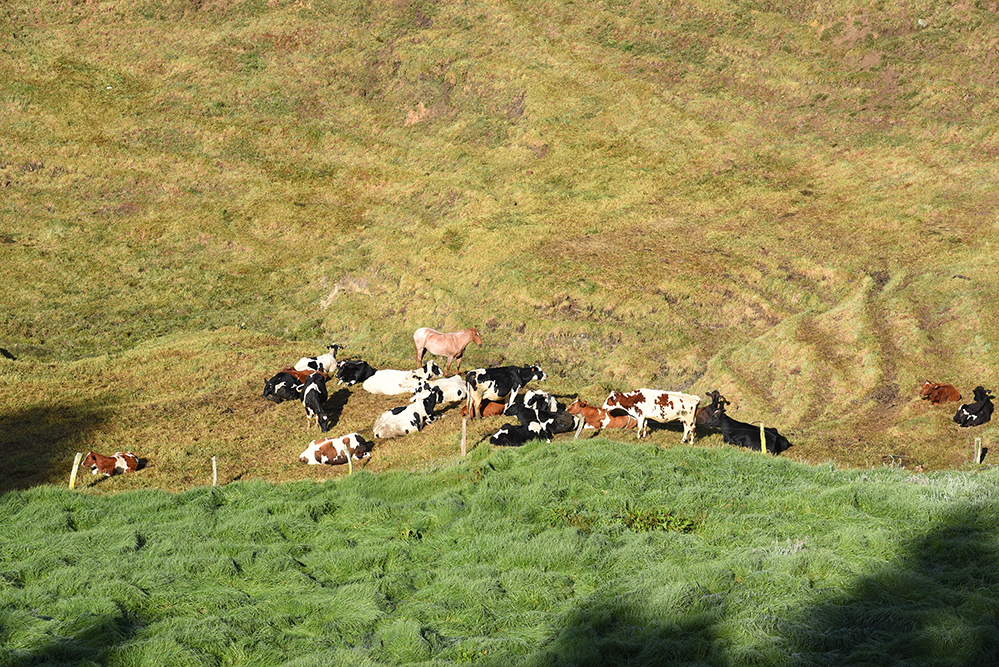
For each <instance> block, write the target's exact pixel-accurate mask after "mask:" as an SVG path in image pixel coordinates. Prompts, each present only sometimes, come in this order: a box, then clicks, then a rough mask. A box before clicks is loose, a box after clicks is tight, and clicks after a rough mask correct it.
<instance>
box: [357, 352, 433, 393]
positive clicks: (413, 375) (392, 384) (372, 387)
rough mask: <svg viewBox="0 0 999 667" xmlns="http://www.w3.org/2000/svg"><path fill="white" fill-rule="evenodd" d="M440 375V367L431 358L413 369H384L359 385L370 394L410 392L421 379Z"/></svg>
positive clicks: (414, 389)
mask: <svg viewBox="0 0 999 667" xmlns="http://www.w3.org/2000/svg"><path fill="white" fill-rule="evenodd" d="M440 376H441V367H440V366H438V365H437V363H436V362H435V361H433V360H430V361H427V362H426V363H425V364H423V367H422V368H417V369H416V370H414V371H397V370H392V369H384V370H380V371H375V374H374V375H372V376H371V377H369V378H368V379H367V380H365V381H364V382H363V383H362V384H361V387H363V388H364V390H365V391H368V392H370V393H372V394H385V395H388V396H395V395H397V394H410V393H413V392H414V391H416V388H417V386H419V384H420V382H421V381H425V380H430V379H432V378H436V377H440Z"/></svg>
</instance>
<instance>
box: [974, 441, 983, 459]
mask: <svg viewBox="0 0 999 667" xmlns="http://www.w3.org/2000/svg"><path fill="white" fill-rule="evenodd" d="M981 462H982V439H981V438H975V465H978V464H979V463H981Z"/></svg>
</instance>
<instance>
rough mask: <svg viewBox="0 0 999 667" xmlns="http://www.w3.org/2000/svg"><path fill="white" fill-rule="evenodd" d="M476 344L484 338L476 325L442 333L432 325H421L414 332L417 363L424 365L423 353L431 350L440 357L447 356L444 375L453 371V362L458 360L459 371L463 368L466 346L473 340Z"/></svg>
mask: <svg viewBox="0 0 999 667" xmlns="http://www.w3.org/2000/svg"><path fill="white" fill-rule="evenodd" d="M473 340H474V341H475V344H476V345H482V338H480V337H479V332H478V331H477V330H476V329H475V327H471V328H470V329H462V330H461V331H455V332H452V333H441V332H440V331H437V330H436V329H431V328H430V327H420V328H419V329H417V330H416V332H415V333H414V334H413V344H414V345H415V346H416V363H417V365H423V353H424V352H429V353H430V354H435V355H437V356H439V357H447V366H446V367H445V369H444V375H448V374H449V373H450V372H451V362H452V361H456V362H458V363H457V364H456V365H455V367H454V372H455V373H457V372H458V370H459V369H460V368H461V355H463V354H464V353H465V348H466V347H468V344H469V343H470V342H472V341H473Z"/></svg>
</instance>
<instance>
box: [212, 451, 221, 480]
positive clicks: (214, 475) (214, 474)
mask: <svg viewBox="0 0 999 667" xmlns="http://www.w3.org/2000/svg"><path fill="white" fill-rule="evenodd" d="M218 483H219V464H218V462H217V461H216V460H215V457H214V456H213V457H212V486H218Z"/></svg>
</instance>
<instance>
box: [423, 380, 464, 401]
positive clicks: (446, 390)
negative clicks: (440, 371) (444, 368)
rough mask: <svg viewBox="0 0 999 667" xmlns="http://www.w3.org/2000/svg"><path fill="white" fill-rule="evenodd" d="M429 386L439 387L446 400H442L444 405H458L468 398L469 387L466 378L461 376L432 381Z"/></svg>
mask: <svg viewBox="0 0 999 667" xmlns="http://www.w3.org/2000/svg"><path fill="white" fill-rule="evenodd" d="M428 384H430V386H431V387H438V388H439V389H440V390H441V392H442V393H443V394H444V398H443V399H441V402H442V403H457V402H458V401H464V400H466V399H467V398H468V385H467V384H466V383H465V378H463V377H461V376H460V375H452V376H451V377H449V378H440V379H439V380H430V381H429V383H428Z"/></svg>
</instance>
